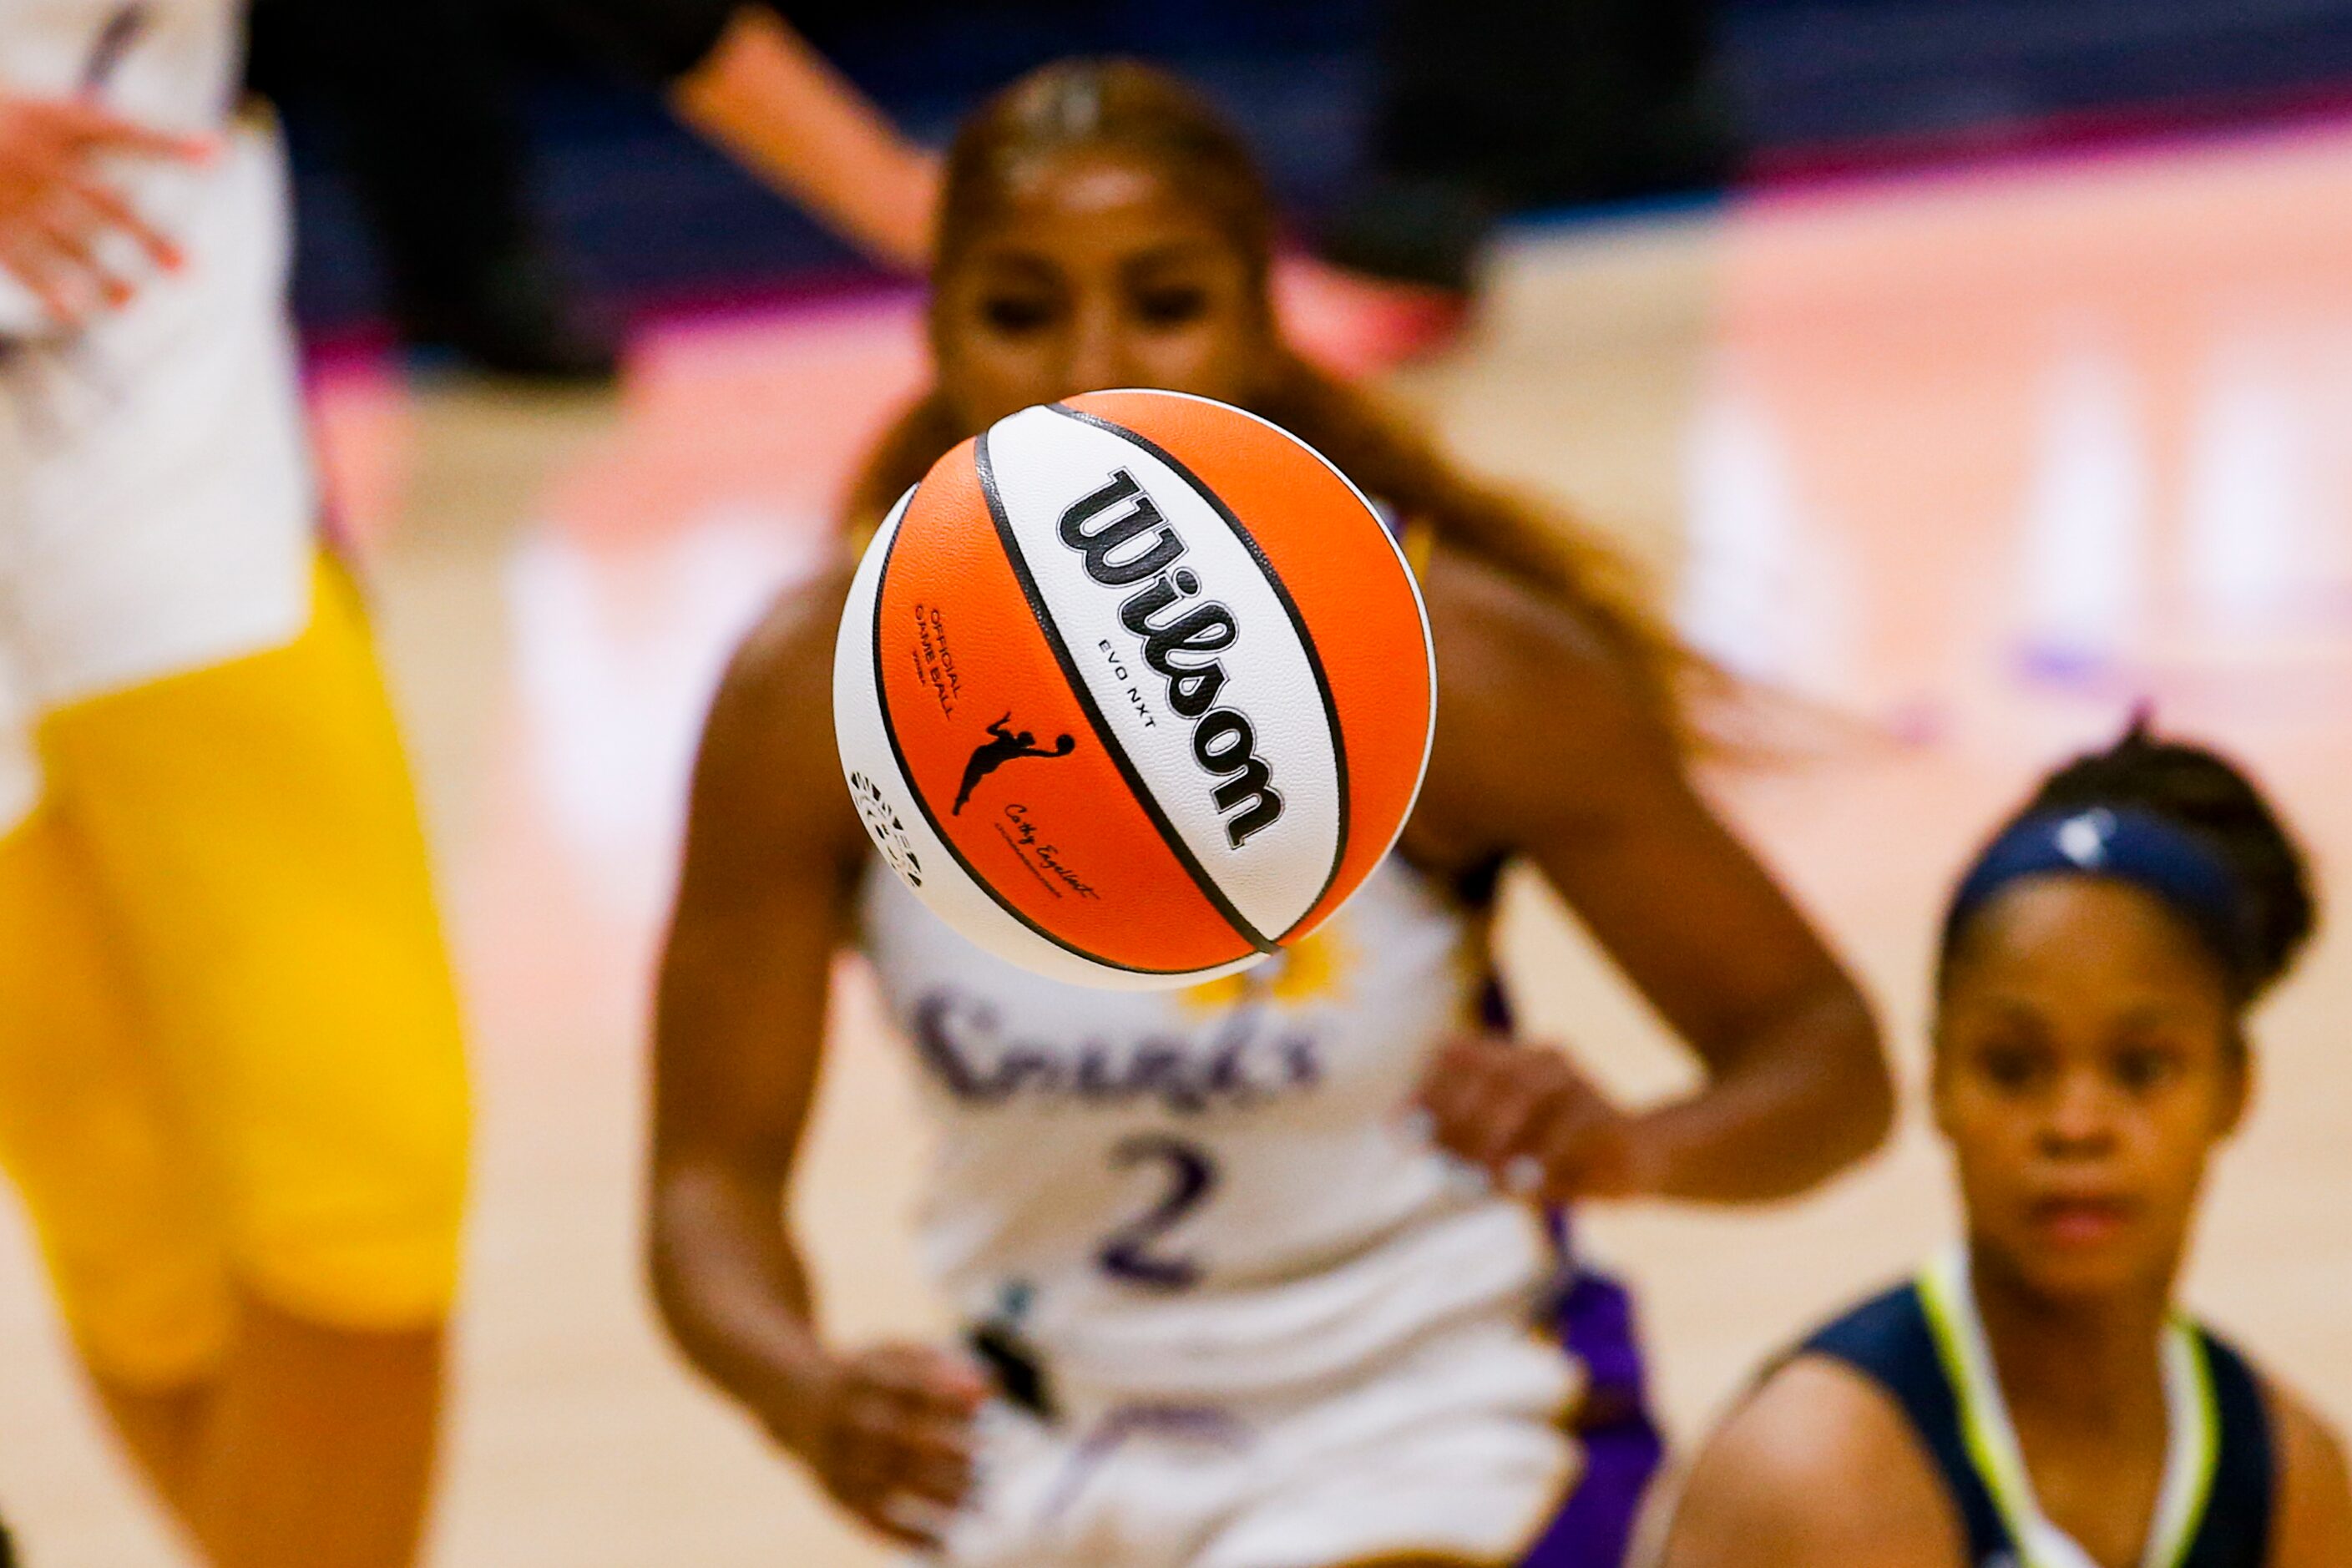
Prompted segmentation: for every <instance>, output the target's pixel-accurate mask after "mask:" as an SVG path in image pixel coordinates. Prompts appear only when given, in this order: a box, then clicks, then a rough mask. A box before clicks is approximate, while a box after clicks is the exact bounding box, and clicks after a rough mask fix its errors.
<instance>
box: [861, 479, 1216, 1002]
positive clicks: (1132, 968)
mask: <svg viewBox="0 0 2352 1568" xmlns="http://www.w3.org/2000/svg"><path fill="white" fill-rule="evenodd" d="M990 504H991V505H992V506H993V505H994V502H991V503H990ZM898 525H899V529H900V531H904V530H905V527H906V519H905V517H904V516H901V517H900V518H899V520H898ZM897 553H898V533H893V534H891V535H890V543H889V545H888V547H887V548H886V549H885V550H884V551H883V552H882V565H881V568H880V570H878V571H877V572H876V573H875V574H874V636H873V637H872V639H871V640H872V642H873V645H874V705H875V707H876V708H877V709H878V710H880V712H881V714H882V735H883V738H884V739H885V740H887V741H888V742H890V760H891V761H892V762H894V763H897V764H898V776H899V777H900V778H901V779H904V780H905V781H906V784H907V793H908V795H910V796H912V797H913V798H914V802H915V809H916V810H917V811H919V812H921V813H922V814H923V820H924V821H925V822H927V823H929V824H930V827H931V835H932V837H935V838H937V839H938V840H939V841H940V846H941V847H943V848H945V849H946V850H947V852H948V856H949V858H950V859H952V860H954V861H955V863H956V864H957V865H958V866H961V867H962V868H963V874H964V875H965V876H967V877H969V878H971V883H972V886H974V887H976V888H978V889H980V890H981V891H982V892H983V893H986V894H987V895H988V896H989V897H990V898H991V899H992V900H995V901H996V907H997V908H998V909H1000V910H1003V911H1004V912H1005V913H1006V914H1008V915H1011V916H1012V917H1013V919H1014V920H1016V921H1020V922H1021V923H1022V924H1023V925H1024V926H1026V927H1028V928H1029V929H1030V930H1031V931H1034V932H1036V933H1037V934H1038V935H1039V936H1041V937H1043V938H1045V940H1046V941H1047V942H1052V943H1053V944H1054V945H1055V947H1058V948H1060V949H1061V950H1062V951H1063V952H1066V953H1069V954H1071V955H1072V956H1074V957H1076V958H1083V959H1085V960H1086V961H1087V963H1099V964H1101V965H1102V966H1103V967H1104V968H1106V969H1118V970H1124V971H1125V972H1126V973H1129V974H1189V973H1192V971H1191V970H1188V969H1146V968H1144V967H1143V966H1142V965H1140V964H1134V963H1119V962H1118V960H1117V959H1113V958H1105V957H1104V956H1103V955H1102V954H1101V953H1099V952H1087V950H1086V949H1085V948H1083V947H1080V946H1078V945H1077V944H1076V942H1066V941H1064V940H1063V939H1062V938H1060V937H1058V936H1055V934H1054V933H1053V932H1052V931H1047V930H1046V929H1045V927H1044V926H1041V925H1039V924H1038V923H1037V922H1036V921H1033V920H1031V919H1030V918H1029V917H1028V915H1026V914H1025V913H1024V912H1023V911H1022V910H1020V909H1019V908H1017V907H1016V906H1014V905H1013V903H1012V902H1011V901H1010V900H1007V899H1005V898H1004V896H1003V894H1001V893H999V892H998V891H997V890H996V889H995V888H994V887H993V886H992V885H991V884H990V882H989V880H988V879H987V878H985V877H983V876H982V875H981V874H980V872H979V871H978V870H977V869H975V868H973V866H972V863H971V861H970V860H967V859H965V858H964V854H963V851H962V850H961V849H960V848H958V847H956V841H955V840H954V839H953V838H950V837H948V832H947V829H946V828H945V827H943V826H940V818H939V814H938V813H937V812H935V811H933V810H932V809H931V803H930V801H929V799H927V798H926V797H925V796H924V795H923V790H922V786H921V785H920V784H917V783H916V782H915V771H914V769H912V768H910V767H908V765H907V753H906V752H905V750H904V749H902V748H901V747H900V746H899V744H898V725H897V724H896V723H894V722H893V721H891V718H890V687H889V684H888V683H887V681H885V680H884V679H882V596H883V594H884V592H885V591H886V590H887V588H888V587H889V586H890V558H891V557H892V556H893V555H895V554H897Z"/></svg>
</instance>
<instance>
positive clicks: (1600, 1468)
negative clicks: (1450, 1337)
mask: <svg viewBox="0 0 2352 1568" xmlns="http://www.w3.org/2000/svg"><path fill="white" fill-rule="evenodd" d="M1561 1228H1562V1230H1563V1231H1564V1230H1565V1226H1562V1227H1561ZM1555 1321H1557V1323H1558V1326H1559V1337H1560V1343H1561V1344H1563V1345H1564V1346H1566V1347H1567V1349H1568V1352H1569V1353H1570V1355H1573V1356H1575V1357H1576V1358H1577V1359H1578V1360H1579V1361H1580V1362H1582V1363H1584V1367H1585V1372H1586V1373H1587V1377H1588V1383H1587V1385H1586V1389H1585V1394H1584V1404H1583V1406H1582V1414H1581V1415H1580V1417H1579V1419H1578V1421H1577V1438H1578V1440H1579V1441H1580V1443H1582V1444H1583V1446H1584V1474H1583V1476H1582V1478H1581V1479H1579V1480H1578V1482H1577V1484H1576V1489H1575V1490H1574V1491H1573V1492H1570V1494H1569V1498H1568V1501H1567V1502H1566V1503H1564V1504H1562V1505H1561V1507H1560V1510H1559V1513H1558V1514H1556V1515H1554V1516H1553V1519H1552V1521H1551V1523H1550V1525H1549V1526H1548V1527H1547V1528H1546V1529H1545V1531H1544V1532H1543V1534H1542V1536H1541V1537H1539V1538H1538V1540H1537V1542H1536V1543H1535V1545H1534V1546H1533V1547H1532V1548H1531V1549H1530V1550H1529V1551H1528V1554H1527V1555H1526V1556H1525V1557H1523V1558H1521V1559H1520V1560H1519V1565H1520V1568H1622V1564H1623V1563H1624V1562H1625V1558H1626V1554H1627V1552H1629V1551H1630V1550H1631V1549H1632V1546H1633V1527H1634V1525H1635V1524H1636V1522H1638V1521H1639V1520H1640V1518H1641V1514H1642V1501H1643V1498H1644V1496H1646V1495H1647V1493H1648V1491H1649V1489H1650V1482H1651V1479H1653V1478H1654V1477H1655V1476H1656V1475H1657V1473H1658V1468H1659V1466H1660V1465H1661V1463H1663V1462H1664V1458H1665V1442H1664V1438H1663V1437H1661V1436H1659V1433H1658V1427H1657V1424H1656V1423H1655V1422H1654V1420H1652V1419H1651V1416H1650V1410H1649V1402H1648V1384H1649V1380H1648V1377H1647V1374H1646V1373H1645V1370H1644V1369H1643V1364H1642V1347H1641V1344H1640V1342H1639V1341H1638V1340H1637V1339H1636V1338H1635V1335H1634V1330H1633V1298H1632V1296H1630V1295H1629V1294H1627V1292H1626V1289H1625V1288H1624V1287H1623V1286H1622V1285H1620V1284H1618V1283H1617V1281H1615V1280H1614V1279H1609V1278H1608V1277H1607V1276H1605V1275H1601V1274H1594V1273H1591V1272H1589V1271H1586V1270H1583V1269H1579V1270H1578V1271H1577V1273H1576V1276H1575V1283H1574V1284H1572V1285H1571V1286H1570V1288H1569V1290H1568V1292H1567V1294H1566V1295H1564V1296H1563V1297H1562V1298H1561V1299H1560V1303H1559V1313H1558V1316H1557V1319H1556V1320H1555Z"/></svg>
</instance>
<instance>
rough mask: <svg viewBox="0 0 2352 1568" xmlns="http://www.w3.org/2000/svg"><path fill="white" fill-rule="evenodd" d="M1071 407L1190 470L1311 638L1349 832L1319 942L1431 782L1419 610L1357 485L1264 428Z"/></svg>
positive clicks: (1159, 412)
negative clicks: (1325, 689)
mask: <svg viewBox="0 0 2352 1568" xmlns="http://www.w3.org/2000/svg"><path fill="white" fill-rule="evenodd" d="M1069 403H1070V406H1072V407H1074V408H1079V409H1083V410H1084V411H1086V412H1087V413H1088V414H1092V415H1095V416H1097V417H1100V418H1104V419H1108V420H1110V421H1112V422H1113V423H1115V424H1118V425H1122V426H1126V427H1127V428H1128V429H1129V430H1132V431H1134V432H1135V433H1136V434H1137V435H1139V436H1141V437H1144V438H1145V439H1146V440H1149V441H1150V442H1151V443H1152V444H1153V445H1155V446H1157V447H1160V448H1162V449H1163V450H1165V451H1167V452H1168V453H1169V454H1170V455H1171V456H1173V457H1174V458H1176V459H1177V460H1178V461H1179V462H1181V463H1182V464H1183V465H1184V467H1185V468H1189V469H1191V470H1192V475H1193V477H1194V478H1196V479H1199V480H1200V481H1201V482H1202V484H1203V485H1205V486H1207V487H1208V488H1209V489H1210V490H1212V491H1213V492H1214V494H1215V495H1216V496H1217V498H1218V499H1219V500H1222V501H1223V503H1224V504H1225V506H1226V508H1227V509H1228V510H1231V511H1232V512H1233V514H1234V516H1235V517H1237V518H1239V519H1240V520H1241V522H1242V526H1243V527H1244V528H1246V529H1247V530H1248V531H1249V532H1250V534H1251V536H1252V537H1253V538H1254V539H1255V540H1256V541H1257V543H1258V547H1259V549H1260V550H1262V551H1263V552H1265V558H1266V560H1267V561H1268V562H1269V563H1272V565H1273V567H1274V570H1275V572H1276V575H1277V576H1279V577H1280V578H1281V580H1282V584H1283V586H1284V588H1285V589H1286V590H1287V591H1288V593H1289V595H1290V598H1291V602H1292V603H1293V604H1295V605H1297V606H1298V613H1299V616H1300V618H1301V619H1302V620H1304V621H1305V622H1306V624H1307V631H1308V633H1309V635H1310V636H1311V637H1313V638H1314V642H1315V650H1316V654H1317V656H1318V658H1320V660H1321V661H1322V665H1323V672H1324V675H1325V678H1326V679H1328V682H1329V684H1330V688H1331V700H1332V706H1333V707H1334V708H1335V709H1336V710H1338V713H1339V731H1340V735H1341V739H1342V742H1343V744H1344V746H1345V748H1346V753H1347V766H1348V810H1349V835H1348V846H1347V849H1346V852H1345V853H1344V854H1343V855H1342V857H1341V858H1340V863H1339V874H1338V876H1337V877H1336V878H1334V879H1333V881H1332V885H1331V888H1330V889H1329V891H1328V892H1327V893H1326V894H1325V895H1324V896H1323V898H1322V899H1321V900H1318V902H1317V904H1316V906H1315V907H1314V908H1313V909H1312V910H1308V911H1307V915H1306V916H1305V917H1304V918H1303V919H1301V920H1300V921H1299V922H1298V924H1297V926H1296V927H1294V928H1293V929H1292V930H1291V931H1288V932H1286V933H1284V938H1285V940H1296V939H1297V937H1299V936H1303V935H1305V934H1306V933H1307V932H1308V931H1313V930H1314V929H1315V928H1316V926H1318V925H1319V924H1320V923H1321V922H1322V921H1324V920H1326V919H1328V917H1329V916H1330V914H1331V912H1332V911H1333V910H1336V909H1337V908H1338V907H1339V904H1340V903H1341V902H1342V901H1343V900H1345V899H1346V898H1347V896H1348V895H1349V893H1351V892H1353V891H1354V890H1355V889H1356V888H1357V887H1358V886H1359V885H1360V883H1361V882H1362V881H1363V879H1364V878H1365V877H1367V876H1369V875H1370V873H1371V869H1372V867H1373V865H1374V864H1375V863H1377V861H1378V860H1379V858H1380V856H1381V853H1382V852H1383V851H1384V850H1385V849H1386V848H1387V847H1388V840H1389V837H1390V835H1391V832H1392V831H1393V829H1394V828H1395V827H1396V826H1398V825H1399V824H1400V823H1401V822H1402V820H1403V817H1404V814H1405V813H1406V811H1407V810H1409V809H1410V808H1411V806H1412V796H1413V791H1414V789H1415V788H1416V787H1417V786H1418V784H1419V783H1420V779H1421V765H1422V758H1423V752H1424V750H1425V749H1426V746H1427V742H1428V735H1429V721H1430V713H1431V710H1432V707H1433V703H1434V701H1435V697H1436V694H1435V693H1434V692H1433V690H1432V689H1430V683H1429V666H1428V661H1427V659H1426V658H1424V657H1423V648H1424V644H1423V623H1422V617H1421V609H1420V605H1419V603H1418V602H1417V600H1416V599H1415V597H1414V595H1413V591H1412V584H1411V582H1410V580H1409V578H1408V576H1407V574H1406V572H1405V568H1404V566H1403V564H1402V562H1401V561H1400V560H1399V559H1398V557H1397V554H1396V552H1395V551H1394V550H1393V549H1391V547H1390V545H1389V542H1388V541H1387V540H1386V539H1385V538H1384V537H1382V531H1381V529H1380V528H1379V527H1378V525H1377V524H1376V523H1375V522H1373V521H1371V520H1370V519H1369V518H1367V516H1366V515H1365V511H1364V504H1363V502H1362V501H1361V500H1359V499H1358V498H1357V495H1356V492H1355V490H1354V489H1352V488H1351V487H1350V486H1349V485H1348V484H1347V482H1346V481H1344V480H1343V479H1339V477H1338V476H1337V475H1336V474H1334V473H1333V472H1332V470H1331V468H1329V467H1328V465H1327V464H1325V463H1324V462H1323V461H1321V460H1320V459H1319V458H1317V457H1315V456H1314V455H1313V454H1312V453H1311V452H1308V451H1305V450H1302V449H1301V448H1300V447H1299V445H1298V443H1297V441H1295V440H1294V439H1292V438H1291V437H1288V436H1286V434H1284V433H1283V432H1282V431H1281V430H1279V429H1277V428H1276V427H1275V426H1271V425H1269V424H1267V423H1265V421H1263V420H1260V419H1255V418H1253V417H1251V416H1247V415H1245V414H1242V413H1240V412H1238V411H1236V410H1234V409H1231V408H1227V407H1225V406H1223V405H1221V404H1215V403H1209V402H1204V401H1202V400H1201V399H1198V398H1191V397H1175V396H1171V395H1167V394H1164V393H1149V392H1091V393H1087V394H1086V395H1082V396H1078V397H1073V398H1071V399H1070V400H1069Z"/></svg>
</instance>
